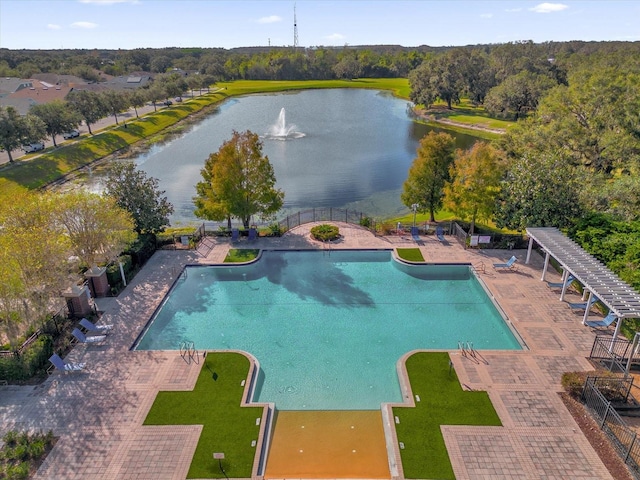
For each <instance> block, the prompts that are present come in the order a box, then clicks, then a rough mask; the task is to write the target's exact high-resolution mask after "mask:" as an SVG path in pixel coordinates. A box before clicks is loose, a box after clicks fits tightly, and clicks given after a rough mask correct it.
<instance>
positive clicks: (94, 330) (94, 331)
mask: <svg viewBox="0 0 640 480" xmlns="http://www.w3.org/2000/svg"><path fill="white" fill-rule="evenodd" d="M80 325H81V326H82V327H83V328H84V329H85V330H86V331H87V333H88V334H90V335H107V334H108V333H110V332H111V331H112V330H113V325H96V324H95V323H93V322H91V321H90V320H87V319H86V318H83V319H82V320H80Z"/></svg>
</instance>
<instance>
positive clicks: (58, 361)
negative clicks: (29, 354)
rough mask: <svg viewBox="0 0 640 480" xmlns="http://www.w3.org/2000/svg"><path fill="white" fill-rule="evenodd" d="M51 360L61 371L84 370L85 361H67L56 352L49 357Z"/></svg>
mask: <svg viewBox="0 0 640 480" xmlns="http://www.w3.org/2000/svg"><path fill="white" fill-rule="evenodd" d="M49 361H50V362H51V363H52V364H53V366H54V367H55V369H56V370H59V371H61V372H65V373H68V372H80V371H82V370H84V367H85V365H86V364H85V363H67V362H65V361H64V360H62V358H60V356H59V355H58V354H57V353H54V354H53V355H51V357H49Z"/></svg>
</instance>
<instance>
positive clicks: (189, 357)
mask: <svg viewBox="0 0 640 480" xmlns="http://www.w3.org/2000/svg"><path fill="white" fill-rule="evenodd" d="M180 356H181V357H182V359H183V360H184V361H185V362H186V363H187V365H191V362H193V363H195V364H199V363H200V354H199V353H198V351H197V350H196V347H195V343H194V342H191V341H184V342H182V343H181V344H180Z"/></svg>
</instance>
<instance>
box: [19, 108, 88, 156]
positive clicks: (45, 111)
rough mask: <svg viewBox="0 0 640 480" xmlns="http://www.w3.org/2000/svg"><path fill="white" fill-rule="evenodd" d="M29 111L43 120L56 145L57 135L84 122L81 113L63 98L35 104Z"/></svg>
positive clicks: (55, 145)
mask: <svg viewBox="0 0 640 480" xmlns="http://www.w3.org/2000/svg"><path fill="white" fill-rule="evenodd" d="M29 112H30V113H32V114H33V115H35V116H36V117H38V118H39V119H40V120H42V122H43V123H44V125H45V128H46V131H47V134H48V135H49V136H50V137H51V140H53V145H54V147H57V146H58V145H57V143H56V135H62V134H63V133H65V132H68V131H70V130H73V129H74V128H77V127H78V126H79V125H80V123H81V122H82V118H81V117H80V114H79V113H78V112H77V111H76V110H74V109H73V108H71V106H70V105H69V104H68V103H67V102H65V101H63V100H53V101H52V102H48V103H40V104H36V105H33V106H32V107H31V109H30V110H29Z"/></svg>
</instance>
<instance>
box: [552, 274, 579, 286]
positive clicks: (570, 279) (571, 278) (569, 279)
mask: <svg viewBox="0 0 640 480" xmlns="http://www.w3.org/2000/svg"><path fill="white" fill-rule="evenodd" d="M574 280H575V278H574V277H573V275H569V276H568V277H567V285H571V284H572V283H573V281H574ZM547 285H548V286H549V288H562V287H564V282H547Z"/></svg>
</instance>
